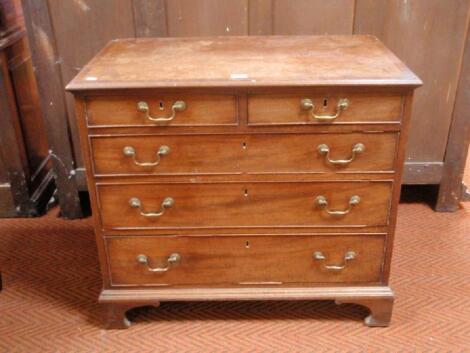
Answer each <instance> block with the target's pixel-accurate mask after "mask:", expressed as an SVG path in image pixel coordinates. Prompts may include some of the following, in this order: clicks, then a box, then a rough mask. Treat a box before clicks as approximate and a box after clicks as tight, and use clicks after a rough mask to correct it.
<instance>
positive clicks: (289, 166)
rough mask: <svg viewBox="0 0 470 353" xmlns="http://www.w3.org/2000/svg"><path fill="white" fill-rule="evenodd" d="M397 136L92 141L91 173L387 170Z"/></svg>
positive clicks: (291, 136) (382, 134)
mask: <svg viewBox="0 0 470 353" xmlns="http://www.w3.org/2000/svg"><path fill="white" fill-rule="evenodd" d="M397 139H398V134H396V133H380V134H379V133H369V134H366V133H353V134H256V135H210V136H207V135H193V136H148V135H147V136H120V137H93V138H91V147H92V154H93V162H94V173H95V174H97V175H126V174H127V175H130V174H144V175H145V174H149V175H152V174H153V175H158V174H167V175H168V174H220V173H227V174H235V173H242V172H244V173H316V172H331V171H333V172H360V171H392V170H393V169H394V160H395V151H396V145H397Z"/></svg>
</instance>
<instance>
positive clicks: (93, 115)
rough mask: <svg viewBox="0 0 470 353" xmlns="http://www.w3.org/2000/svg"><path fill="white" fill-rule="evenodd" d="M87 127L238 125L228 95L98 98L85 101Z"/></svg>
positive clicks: (233, 103) (235, 103)
mask: <svg viewBox="0 0 470 353" xmlns="http://www.w3.org/2000/svg"><path fill="white" fill-rule="evenodd" d="M86 116H87V122H88V125H90V126H211V125H234V124H237V123H238V99H237V97H235V96H231V95H161V96H127V97H126V96H123V97H120V96H109V97H108V96H102V97H100V96H97V97H93V98H89V99H88V100H87V102H86Z"/></svg>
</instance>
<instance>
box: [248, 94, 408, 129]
mask: <svg viewBox="0 0 470 353" xmlns="http://www.w3.org/2000/svg"><path fill="white" fill-rule="evenodd" d="M401 113H402V97H401V96H400V95H398V94H397V95H393V94H389V95H365V94H336V95H311V94H295V95H281V94H266V95H252V96H249V98H248V122H249V124H250V125H282V124H351V123H352V124H357V123H381V122H382V123H391V122H399V121H400V119H401Z"/></svg>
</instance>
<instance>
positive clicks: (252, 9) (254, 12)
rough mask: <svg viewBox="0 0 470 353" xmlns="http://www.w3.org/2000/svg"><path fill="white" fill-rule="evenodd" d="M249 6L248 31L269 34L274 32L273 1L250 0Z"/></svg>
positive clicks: (253, 33) (251, 33) (252, 33)
mask: <svg viewBox="0 0 470 353" xmlns="http://www.w3.org/2000/svg"><path fill="white" fill-rule="evenodd" d="M248 5H249V7H248V33H249V34H250V35H268V34H272V33H273V1H272V0H250V1H249V4H248Z"/></svg>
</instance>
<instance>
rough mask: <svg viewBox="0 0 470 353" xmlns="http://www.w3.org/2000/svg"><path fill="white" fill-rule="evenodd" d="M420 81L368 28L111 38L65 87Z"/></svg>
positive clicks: (410, 85) (71, 89) (77, 89)
mask: <svg viewBox="0 0 470 353" xmlns="http://www.w3.org/2000/svg"><path fill="white" fill-rule="evenodd" d="M157 54H158V55H157ZM420 84H421V81H420V80H419V79H418V78H417V77H416V76H415V75H414V74H413V73H412V72H411V71H410V70H409V69H408V68H407V67H406V66H405V65H404V64H403V63H402V62H401V61H400V60H399V59H398V58H397V57H396V56H395V55H393V54H392V52H390V51H389V50H388V49H387V48H386V47H385V46H384V45H383V44H382V43H381V42H380V41H378V40H377V39H376V38H375V37H373V36H363V35H361V36H270V37H256V36H253V37H225V38H217V37H210V38H205V39H204V38H181V39H175V38H173V39H165V38H161V39H127V40H114V41H111V42H110V43H109V44H108V45H107V46H106V47H105V48H104V49H103V50H102V51H101V52H100V53H99V54H98V55H97V56H96V57H95V58H94V59H93V61H91V62H90V63H89V64H88V65H87V66H86V67H85V68H84V69H83V70H82V71H81V72H80V73H79V74H78V75H77V76H76V77H75V78H74V79H73V80H72V81H71V82H70V83H69V84H68V86H67V89H68V90H70V91H79V90H86V89H104V88H107V89H117V88H149V87H154V88H155V87H162V86H164V87H171V86H180V87H181V86H184V87H191V86H196V87H211V86H212V87H213V86H232V87H233V86H239V87H246V86H251V87H257V86H258V87H259V86H279V85H285V86H298V85H302V86H305V85H319V86H328V85H330V86H331V85H336V86H345V85H346V86H347V85H404V86H409V87H416V86H418V85H420Z"/></svg>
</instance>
